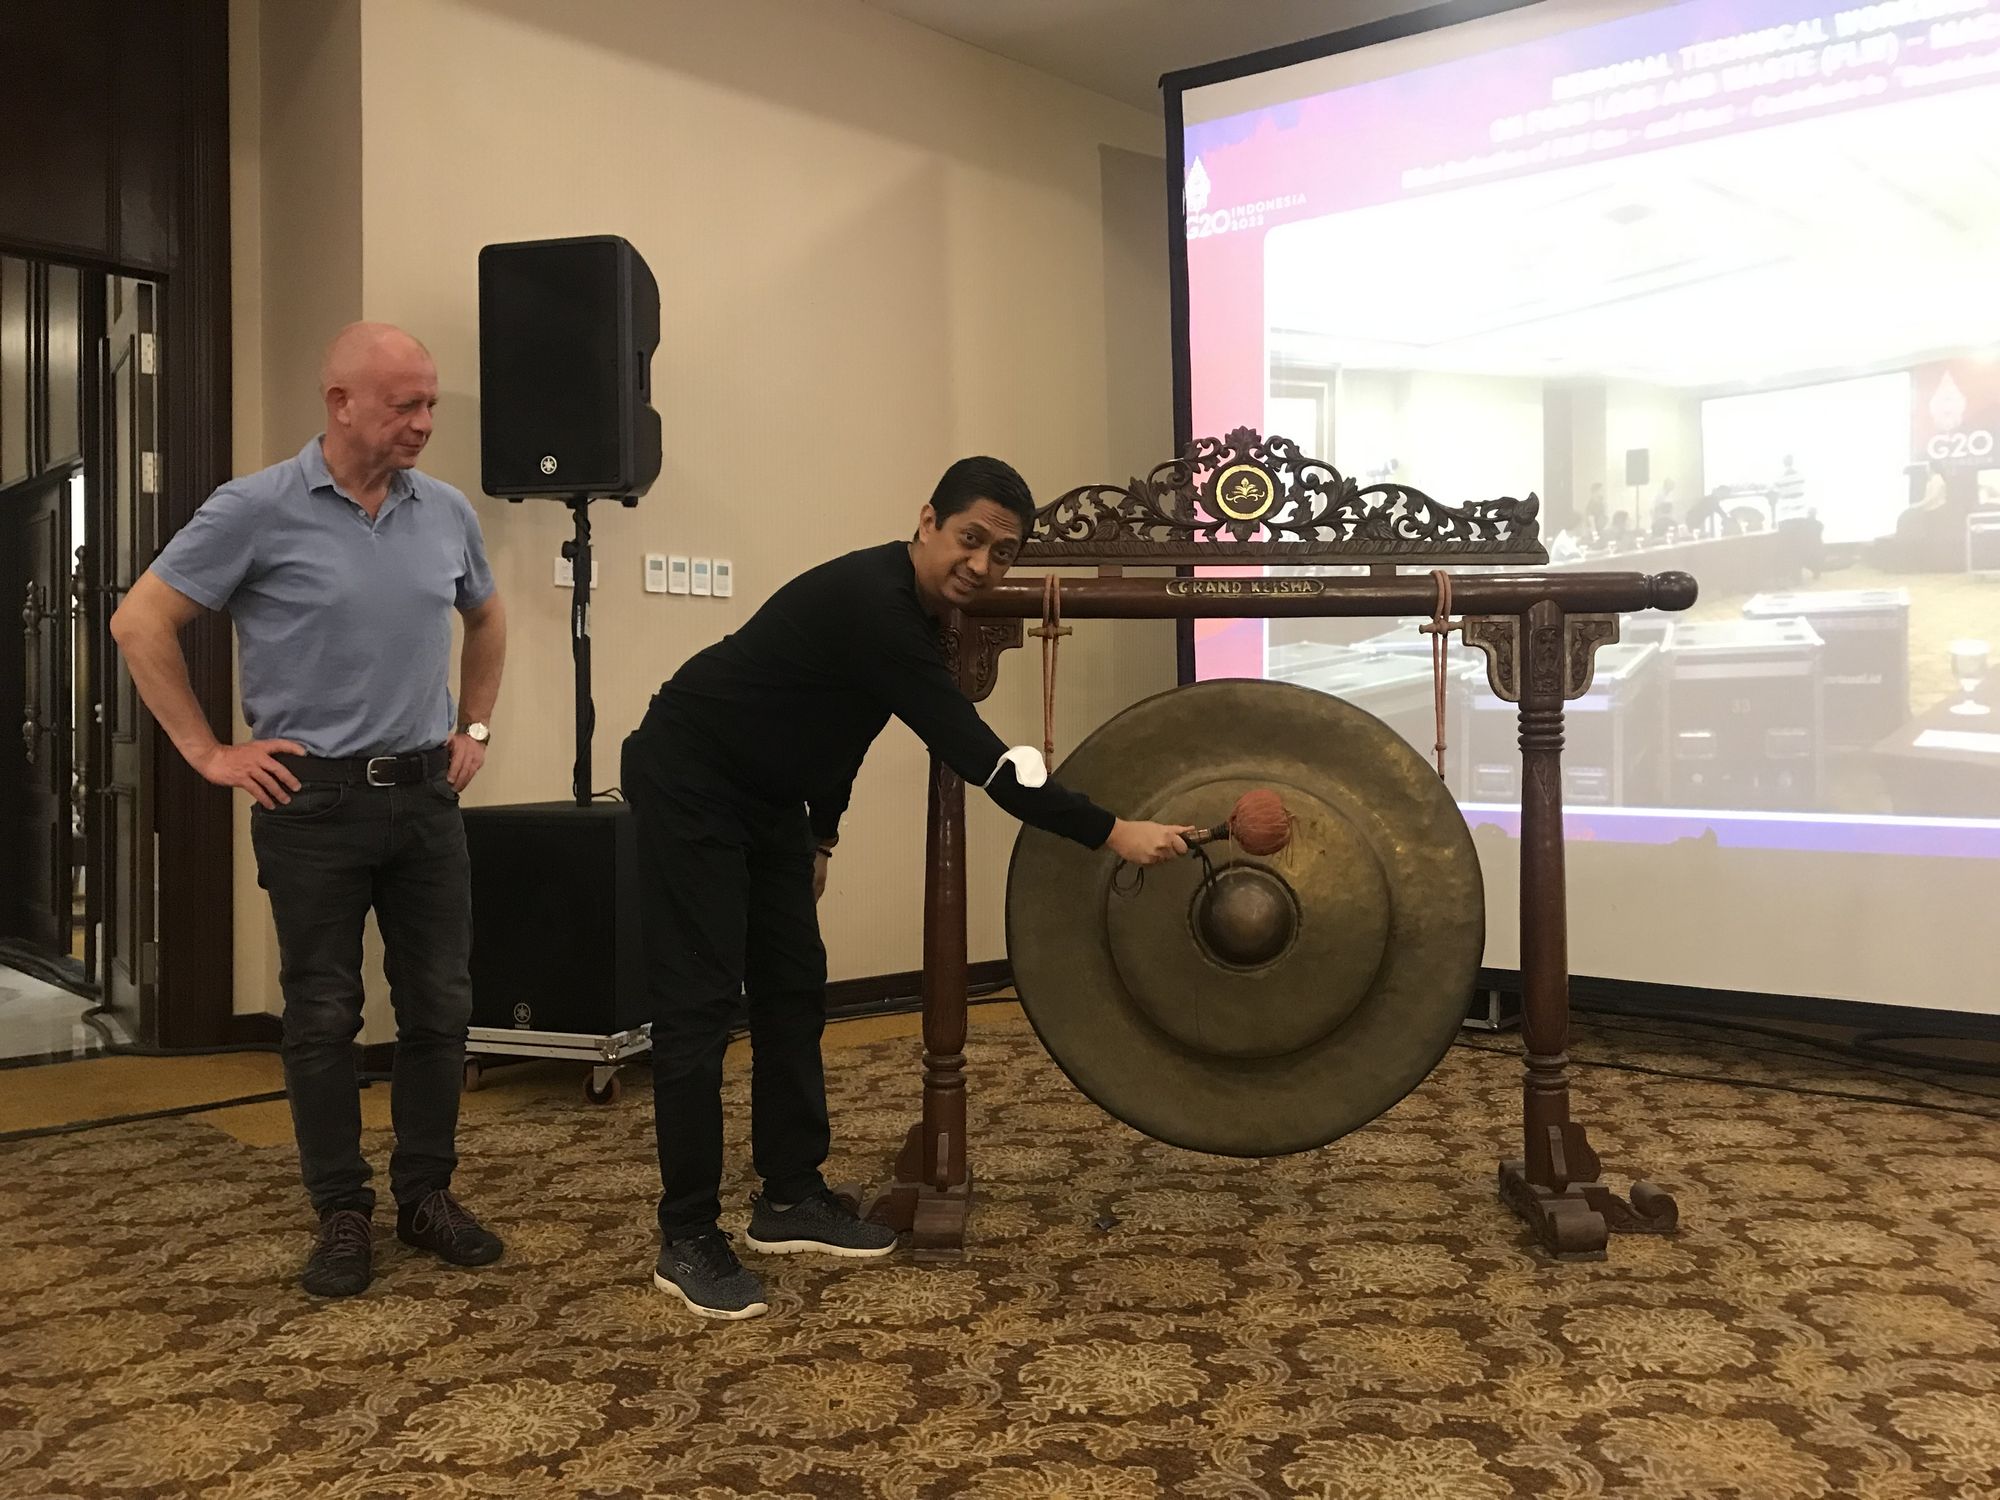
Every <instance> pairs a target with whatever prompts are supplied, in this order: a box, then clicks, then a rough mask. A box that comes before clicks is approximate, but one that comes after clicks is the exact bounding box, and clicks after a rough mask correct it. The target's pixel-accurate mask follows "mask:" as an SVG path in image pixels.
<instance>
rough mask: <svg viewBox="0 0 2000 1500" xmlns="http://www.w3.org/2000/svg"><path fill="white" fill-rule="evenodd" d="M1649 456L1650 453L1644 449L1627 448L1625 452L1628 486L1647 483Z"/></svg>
mask: <svg viewBox="0 0 2000 1500" xmlns="http://www.w3.org/2000/svg"><path fill="white" fill-rule="evenodd" d="M1648 456H1649V455H1648V452H1647V450H1646V449H1644V448H1627V449H1626V450H1625V482H1626V483H1627V484H1644V483H1645V482H1646V460H1647V458H1648Z"/></svg>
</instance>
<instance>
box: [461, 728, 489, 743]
mask: <svg viewBox="0 0 2000 1500" xmlns="http://www.w3.org/2000/svg"><path fill="white" fill-rule="evenodd" d="M487 734H488V730H487V728H486V726H485V725H484V724H468V725H466V726H465V737H466V738H467V739H469V740H473V741H476V742H477V743H479V744H481V745H483V744H485V743H486V738H487Z"/></svg>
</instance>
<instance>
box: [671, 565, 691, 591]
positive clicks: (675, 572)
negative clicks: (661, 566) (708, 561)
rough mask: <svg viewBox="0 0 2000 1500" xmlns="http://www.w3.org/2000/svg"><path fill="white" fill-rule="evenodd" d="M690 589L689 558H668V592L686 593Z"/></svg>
mask: <svg viewBox="0 0 2000 1500" xmlns="http://www.w3.org/2000/svg"><path fill="white" fill-rule="evenodd" d="M687 591H688V560H687V559H686V558H685V557H670V558H668V559H667V592H668V593H670V594H685V593H686V592H687Z"/></svg>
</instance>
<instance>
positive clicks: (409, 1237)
mask: <svg viewBox="0 0 2000 1500" xmlns="http://www.w3.org/2000/svg"><path fill="white" fill-rule="evenodd" d="M396 1238H397V1239H399V1240H401V1241H402V1242H403V1243H404V1244H406V1245H412V1246H415V1247H416V1248H417V1249H419V1250H428V1251H430V1252H431V1254H433V1255H435V1256H438V1257H439V1258H440V1259H443V1260H448V1261H450V1262H451V1263H452V1264H453V1265H455V1266H490V1265H492V1264H493V1262H494V1261H496V1260H498V1259H499V1258H500V1252H501V1250H502V1249H504V1248H505V1247H504V1246H502V1245H501V1243H500V1236H499V1235H497V1234H494V1233H493V1232H492V1231H491V1230H488V1229H484V1228H482V1227H480V1223H479V1221H478V1220H477V1219H475V1218H473V1217H472V1215H471V1214H470V1213H468V1212H466V1209H465V1205H464V1204H462V1203H460V1202H459V1201H458V1200H457V1199H456V1198H454V1197H452V1195H451V1194H450V1193H448V1192H446V1191H445V1190H444V1189H443V1188H439V1189H438V1190H437V1191H436V1192H432V1193H426V1194H424V1196H423V1197H421V1198H419V1199H418V1200H417V1201H416V1202H415V1203H405V1204H403V1205H401V1206H400V1207H399V1208H397V1210H396Z"/></svg>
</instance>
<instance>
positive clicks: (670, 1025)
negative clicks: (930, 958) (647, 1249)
mask: <svg viewBox="0 0 2000 1500" xmlns="http://www.w3.org/2000/svg"><path fill="white" fill-rule="evenodd" d="M621 772H622V774H621V777H620V784H621V786H622V787H623V790H624V793H625V797H626V800H627V801H629V802H630V803H631V804H632V812H633V815H634V816H635V817H636V818H637V819H638V836H639V892H640V898H641V900H642V901H643V902H644V911H645V920H644V923H643V926H644V931H645V944H646V982H647V987H648V991H649V998H650V999H651V1002H652V1016H653V1120H654V1126H655V1129H656V1131H657V1133H658V1136H659V1149H660V1187H661V1193H660V1232H661V1234H663V1235H664V1236H665V1237H666V1238H667V1239H668V1240H677V1239H685V1238H687V1237H688V1236H690V1235H695V1234H701V1233H703V1232H705V1231H707V1230H711V1229H713V1228H715V1221H716V1218H717V1217H718V1215H720V1213H721V1212H722V1204H721V1190H722V1054H723V1052H724V1050H725V1049H726V1048H727V1046H728V1044H729V1030H730V1026H731V1024H732V1022H733V1021H734V1020H735V1018H736V1016H737V1014H738V1013H739V996H741V995H743V994H745V993H746V992H747V996H748V1001H749V1014H750V1048H751V1063H750V1143H751V1158H752V1160H753V1161H754V1163H755V1164H756V1168H757V1172H758V1174H759V1175H760V1176H761V1177H762V1178H763V1179H764V1191H765V1193H766V1195H767V1196H768V1197H770V1198H771V1199H772V1200H773V1201H775V1202H778V1203H796V1202H798V1201H799V1200H800V1199H801V1198H805V1197H807V1196H809V1195H810V1194H812V1193H814V1192H816V1191H817V1190H819V1189H820V1188H823V1187H824V1186H825V1185H826V1182H825V1179H824V1178H822V1177H821V1176H820V1170H819V1169H820V1166H821V1164H822V1163H823V1162H825V1160H826V1153H827V1145H828V1128H827V1116H826V1080H825V1075H824V1073H823V1072H822V1069H821V1064H820V1050H819V1048H820V1035H821V1033H822V1032H823V1031H824V1030H825V1028H826V949H825V948H824V947H823V946H821V943H820V936H819V914H818V912H817V910H816V908H815V904H814V901H813V891H812V872H813V838H812V829H811V827H810V825H809V824H808V823H807V821H806V811H805V808H804V807H803V806H780V805H774V804H771V803H763V802H756V801H753V800H751V799H748V798H745V797H743V796H741V795H740V794H738V793H737V792H735V791H734V790H733V789H731V788H730V787H729V786H728V785H727V784H726V783H725V782H723V781H722V780H721V779H720V778H719V777H717V776H715V775H714V774H713V773H712V772H707V771H704V770H702V769H701V768H699V767H698V766H697V765H696V764H695V763H694V762H693V760H692V758H691V757H690V756H689V755H688V754H687V753H685V752H684V751H682V750H680V749H678V748H677V747H675V746H674V745H673V744H672V743H671V742H670V741H669V740H667V739H665V738H663V737H660V736H657V735H653V734H649V733H648V732H647V731H645V730H643V729H642V730H641V731H640V732H639V733H637V734H634V735H633V736H632V737H631V738H629V739H627V740H626V741H625V751H624V758H623V765H622V768H621Z"/></svg>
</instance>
